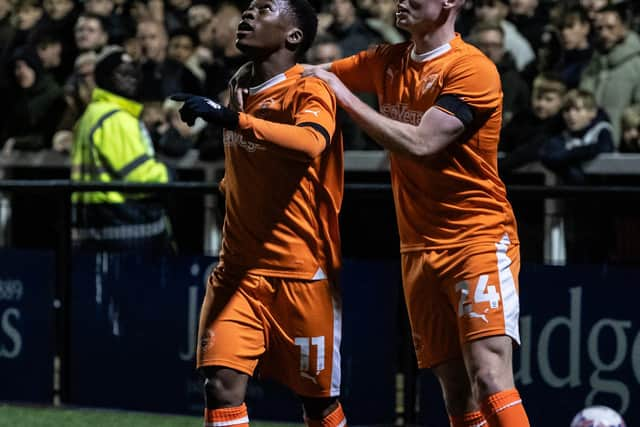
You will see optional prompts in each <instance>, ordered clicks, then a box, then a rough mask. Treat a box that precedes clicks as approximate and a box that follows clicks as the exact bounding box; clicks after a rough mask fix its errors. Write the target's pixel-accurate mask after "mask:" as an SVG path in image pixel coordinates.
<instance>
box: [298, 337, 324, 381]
mask: <svg viewBox="0 0 640 427" xmlns="http://www.w3.org/2000/svg"><path fill="white" fill-rule="evenodd" d="M295 344H296V346H297V347H300V372H309V363H310V358H311V357H310V356H311V347H315V348H316V369H315V372H314V371H312V372H313V373H314V374H315V375H318V374H319V373H320V371H322V370H323V369H324V337H297V338H296V339H295Z"/></svg>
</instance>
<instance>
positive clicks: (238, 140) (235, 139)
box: [223, 130, 267, 153]
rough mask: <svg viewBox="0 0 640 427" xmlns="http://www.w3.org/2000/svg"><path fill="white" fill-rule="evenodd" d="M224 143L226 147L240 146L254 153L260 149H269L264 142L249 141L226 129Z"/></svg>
mask: <svg viewBox="0 0 640 427" xmlns="http://www.w3.org/2000/svg"><path fill="white" fill-rule="evenodd" d="M223 143H224V146H225V147H240V148H244V149H245V150H247V151H248V152H249V153H254V152H256V151H258V150H260V151H264V150H266V149H267V147H265V146H264V145H263V144H260V143H257V142H254V141H247V140H246V139H244V137H243V136H242V135H241V134H239V133H237V132H233V131H227V130H225V131H224V137H223Z"/></svg>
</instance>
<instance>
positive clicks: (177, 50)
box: [167, 35, 195, 63]
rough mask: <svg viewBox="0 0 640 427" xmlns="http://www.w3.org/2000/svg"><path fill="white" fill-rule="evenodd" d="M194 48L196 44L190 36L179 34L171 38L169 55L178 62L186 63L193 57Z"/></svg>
mask: <svg viewBox="0 0 640 427" xmlns="http://www.w3.org/2000/svg"><path fill="white" fill-rule="evenodd" d="M194 50H195V46H194V45H193V41H192V40H191V38H190V37H187V36H183V35H178V36H174V37H172V38H171V39H170V40H169V48H168V51H167V56H168V57H169V58H171V59H174V60H176V61H178V62H182V63H184V62H187V61H188V60H189V58H191V55H193V52H194Z"/></svg>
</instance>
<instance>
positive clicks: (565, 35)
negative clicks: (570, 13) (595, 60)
mask: <svg viewBox="0 0 640 427" xmlns="http://www.w3.org/2000/svg"><path fill="white" fill-rule="evenodd" d="M590 30H591V24H590V23H589V22H583V21H581V20H580V19H579V18H578V17H574V18H573V19H568V20H566V21H565V22H564V23H563V24H562V28H560V40H561V42H562V47H563V49H564V50H576V49H586V48H587V47H589V31H590Z"/></svg>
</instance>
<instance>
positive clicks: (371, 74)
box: [331, 45, 389, 92]
mask: <svg viewBox="0 0 640 427" xmlns="http://www.w3.org/2000/svg"><path fill="white" fill-rule="evenodd" d="M388 50H389V46H388V45H380V46H374V47H371V48H370V49H367V50H364V51H362V52H360V53H357V54H355V55H353V56H350V57H347V58H344V59H339V60H337V61H335V62H333V63H332V64H331V72H333V73H334V74H335V75H336V76H338V77H339V78H340V80H341V81H342V82H343V83H344V84H345V86H347V87H348V88H349V89H350V90H351V91H352V92H377V91H378V85H379V84H380V82H382V81H383V80H382V78H383V75H384V72H385V70H384V67H385V64H386V60H385V58H386V56H387V53H388Z"/></svg>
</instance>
